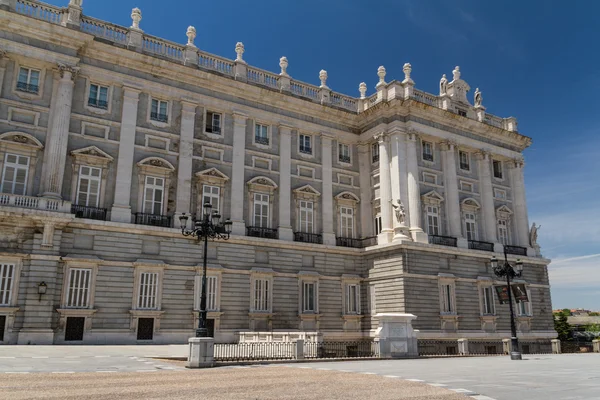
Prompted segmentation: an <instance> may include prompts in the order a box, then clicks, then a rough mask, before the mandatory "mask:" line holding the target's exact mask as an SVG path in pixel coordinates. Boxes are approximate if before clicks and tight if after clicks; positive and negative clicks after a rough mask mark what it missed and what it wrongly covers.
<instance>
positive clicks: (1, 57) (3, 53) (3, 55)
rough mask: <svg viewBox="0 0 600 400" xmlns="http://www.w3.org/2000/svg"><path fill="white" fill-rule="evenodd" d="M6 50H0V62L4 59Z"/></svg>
mask: <svg viewBox="0 0 600 400" xmlns="http://www.w3.org/2000/svg"><path fill="white" fill-rule="evenodd" d="M6 54H7V53H6V50H2V49H0V60H1V59H3V58H4V57H6Z"/></svg>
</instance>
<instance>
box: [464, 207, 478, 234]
mask: <svg viewBox="0 0 600 400" xmlns="http://www.w3.org/2000/svg"><path fill="white" fill-rule="evenodd" d="M465 232H466V234H467V239H468V240H477V224H476V222H475V214H473V213H465Z"/></svg>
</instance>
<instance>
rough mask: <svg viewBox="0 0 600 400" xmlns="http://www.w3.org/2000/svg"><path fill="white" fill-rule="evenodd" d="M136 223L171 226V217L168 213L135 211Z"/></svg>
mask: <svg viewBox="0 0 600 400" xmlns="http://www.w3.org/2000/svg"><path fill="white" fill-rule="evenodd" d="M135 223H136V224H139V225H150V226H162V227H164V228H170V227H171V217H170V216H168V215H158V214H144V213H135Z"/></svg>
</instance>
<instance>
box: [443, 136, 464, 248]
mask: <svg viewBox="0 0 600 400" xmlns="http://www.w3.org/2000/svg"><path fill="white" fill-rule="evenodd" d="M455 153H456V151H455V144H454V143H452V142H445V143H442V161H443V165H444V188H445V191H446V219H447V221H448V233H449V235H450V236H453V237H455V238H457V239H458V241H459V247H463V246H464V247H466V241H463V240H461V239H462V230H461V223H460V221H461V217H460V202H459V197H458V184H457V181H456V155H455ZM461 242H464V243H462V244H463V246H461Z"/></svg>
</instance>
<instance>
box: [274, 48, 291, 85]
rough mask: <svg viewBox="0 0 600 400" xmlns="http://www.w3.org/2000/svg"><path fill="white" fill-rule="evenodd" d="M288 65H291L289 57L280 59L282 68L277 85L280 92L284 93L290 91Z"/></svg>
mask: <svg viewBox="0 0 600 400" xmlns="http://www.w3.org/2000/svg"><path fill="white" fill-rule="evenodd" d="M288 65H289V63H288V59H287V57H281V58H280V59H279V67H281V72H280V73H279V80H278V81H277V83H278V85H279V90H280V91H282V92H289V91H290V85H291V78H290V76H289V75H288V73H287V67H288Z"/></svg>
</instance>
